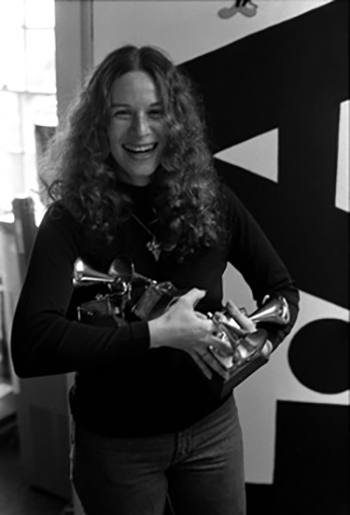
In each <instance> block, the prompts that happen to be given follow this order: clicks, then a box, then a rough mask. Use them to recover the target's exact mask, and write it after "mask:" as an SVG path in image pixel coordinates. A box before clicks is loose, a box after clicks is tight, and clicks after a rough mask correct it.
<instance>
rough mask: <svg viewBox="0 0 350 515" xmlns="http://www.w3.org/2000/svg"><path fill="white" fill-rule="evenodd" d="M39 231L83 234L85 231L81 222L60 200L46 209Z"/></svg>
mask: <svg viewBox="0 0 350 515" xmlns="http://www.w3.org/2000/svg"><path fill="white" fill-rule="evenodd" d="M39 231H43V232H47V231H59V232H70V233H77V234H79V233H80V234H82V233H83V232H84V230H83V227H82V224H80V223H79V222H78V221H77V220H76V219H75V218H74V216H73V214H72V213H71V212H70V211H69V210H68V208H67V207H66V206H65V205H64V204H63V203H62V202H60V201H56V202H54V203H52V204H50V206H48V208H47V209H46V212H45V214H44V216H43V218H42V221H41V223H40V226H39Z"/></svg>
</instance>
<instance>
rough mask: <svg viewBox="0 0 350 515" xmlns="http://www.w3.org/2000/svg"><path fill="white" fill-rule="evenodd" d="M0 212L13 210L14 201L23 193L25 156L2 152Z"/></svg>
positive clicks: (0, 160) (0, 155)
mask: <svg viewBox="0 0 350 515" xmlns="http://www.w3.org/2000/svg"><path fill="white" fill-rule="evenodd" d="M0 169H1V174H0V211H2V212H9V211H11V210H12V204H11V202H12V200H13V199H14V197H15V196H17V195H20V194H21V193H22V191H23V155H22V154H11V153H10V152H1V151H0Z"/></svg>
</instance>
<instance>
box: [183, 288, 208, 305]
mask: <svg viewBox="0 0 350 515" xmlns="http://www.w3.org/2000/svg"><path fill="white" fill-rule="evenodd" d="M205 294H206V291H205V290H199V289H198V288H192V290H190V291H189V292H187V293H185V295H182V297H181V298H180V300H182V301H184V302H187V303H188V304H189V305H190V306H191V307H195V306H196V304H197V303H198V302H199V301H200V300H201V299H202V298H203V297H204V296H205Z"/></svg>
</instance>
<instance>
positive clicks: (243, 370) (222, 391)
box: [209, 354, 269, 399]
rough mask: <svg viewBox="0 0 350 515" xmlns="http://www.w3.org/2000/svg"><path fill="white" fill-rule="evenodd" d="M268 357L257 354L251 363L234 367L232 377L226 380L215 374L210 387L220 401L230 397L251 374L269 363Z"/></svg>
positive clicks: (231, 372)
mask: <svg viewBox="0 0 350 515" xmlns="http://www.w3.org/2000/svg"><path fill="white" fill-rule="evenodd" d="M268 361H269V359H268V357H266V356H264V355H263V354H256V356H254V357H253V358H252V359H251V360H250V361H248V362H247V363H246V364H244V365H242V366H240V367H233V368H232V370H231V371H229V373H230V377H229V378H228V379H227V380H224V379H223V378H222V377H221V376H219V375H218V374H214V375H213V377H212V379H211V380H210V381H209V386H210V388H211V390H212V392H213V393H214V395H215V396H217V397H218V398H219V399H223V398H225V397H228V395H229V394H230V393H231V392H232V390H233V389H234V388H236V387H237V386H238V385H240V384H241V383H242V382H243V381H245V380H246V379H247V378H248V377H249V376H250V375H251V374H253V373H254V372H255V371H256V370H258V369H259V368H260V367H262V366H263V365H265V364H266V363H268Z"/></svg>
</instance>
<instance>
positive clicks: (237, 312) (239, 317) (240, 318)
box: [225, 300, 273, 361]
mask: <svg viewBox="0 0 350 515" xmlns="http://www.w3.org/2000/svg"><path fill="white" fill-rule="evenodd" d="M225 307H226V310H227V312H228V313H229V315H230V316H231V317H232V318H233V319H234V320H235V322H236V323H237V329H236V330H235V331H236V332H237V335H238V336H239V337H240V336H243V337H244V336H245V335H246V334H247V333H254V332H255V331H256V330H257V328H256V324H255V322H253V321H252V320H251V319H250V318H249V317H248V316H247V315H246V313H245V310H244V309H239V308H238V307H237V306H236V305H235V304H234V303H233V302H232V301H231V300H229V301H228V302H227V303H226V306H225ZM272 351H273V345H272V343H271V342H270V340H266V341H265V343H264V346H263V348H262V349H261V351H260V352H261V354H263V355H264V356H265V358H266V359H269V357H270V354H271V353H272ZM238 358H239V356H237V361H239V359H238Z"/></svg>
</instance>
